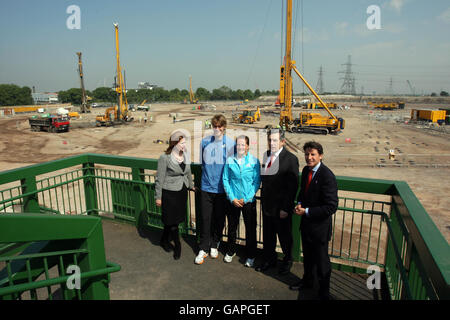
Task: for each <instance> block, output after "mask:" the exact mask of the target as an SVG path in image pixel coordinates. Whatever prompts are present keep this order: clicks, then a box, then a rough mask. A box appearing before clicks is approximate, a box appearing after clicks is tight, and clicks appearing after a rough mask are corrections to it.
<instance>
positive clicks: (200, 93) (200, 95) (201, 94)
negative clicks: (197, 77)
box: [188, 87, 211, 101]
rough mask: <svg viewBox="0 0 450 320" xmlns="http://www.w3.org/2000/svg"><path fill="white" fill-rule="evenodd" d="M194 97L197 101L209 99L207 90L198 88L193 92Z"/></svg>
mask: <svg viewBox="0 0 450 320" xmlns="http://www.w3.org/2000/svg"><path fill="white" fill-rule="evenodd" d="M188 94H189V92H188ZM195 97H196V98H197V99H199V100H203V101H205V100H209V99H211V93H210V92H209V91H208V89H205V88H202V87H200V88H197V90H196V91H195Z"/></svg>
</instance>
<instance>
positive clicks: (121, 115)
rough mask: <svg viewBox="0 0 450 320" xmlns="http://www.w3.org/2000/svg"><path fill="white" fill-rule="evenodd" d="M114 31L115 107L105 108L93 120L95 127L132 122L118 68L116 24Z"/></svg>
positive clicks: (117, 27)
mask: <svg viewBox="0 0 450 320" xmlns="http://www.w3.org/2000/svg"><path fill="white" fill-rule="evenodd" d="M114 30H115V34H116V61H117V75H116V78H115V91H116V92H117V105H116V106H114V107H110V108H107V109H106V111H105V114H100V115H98V116H97V117H96V118H95V123H96V126H97V127H100V126H111V125H114V124H121V123H124V122H129V121H132V120H133V117H132V116H131V112H130V111H129V110H128V102H127V93H126V89H125V81H124V77H123V75H122V69H121V67H120V53H119V25H118V24H117V23H114Z"/></svg>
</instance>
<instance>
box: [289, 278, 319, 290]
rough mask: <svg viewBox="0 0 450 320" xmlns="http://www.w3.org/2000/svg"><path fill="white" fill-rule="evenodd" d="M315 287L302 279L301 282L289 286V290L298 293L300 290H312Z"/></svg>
mask: <svg viewBox="0 0 450 320" xmlns="http://www.w3.org/2000/svg"><path fill="white" fill-rule="evenodd" d="M312 287H313V285H312V283H310V282H307V281H304V280H303V279H301V280H300V281H298V282H296V283H294V284H291V285H290V286H289V289H291V290H294V291H298V290H303V289H311V288H312Z"/></svg>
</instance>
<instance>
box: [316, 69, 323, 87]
mask: <svg viewBox="0 0 450 320" xmlns="http://www.w3.org/2000/svg"><path fill="white" fill-rule="evenodd" d="M316 91H317V93H318V94H323V69H322V66H320V69H319V80H317V86H316Z"/></svg>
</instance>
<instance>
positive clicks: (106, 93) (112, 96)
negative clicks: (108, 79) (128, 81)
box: [92, 87, 117, 102]
mask: <svg viewBox="0 0 450 320" xmlns="http://www.w3.org/2000/svg"><path fill="white" fill-rule="evenodd" d="M92 97H93V99H94V100H95V101H103V102H116V101H117V93H116V92H115V91H114V90H113V89H111V88H108V87H98V88H96V89H95V90H94V91H92Z"/></svg>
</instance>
